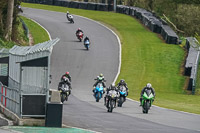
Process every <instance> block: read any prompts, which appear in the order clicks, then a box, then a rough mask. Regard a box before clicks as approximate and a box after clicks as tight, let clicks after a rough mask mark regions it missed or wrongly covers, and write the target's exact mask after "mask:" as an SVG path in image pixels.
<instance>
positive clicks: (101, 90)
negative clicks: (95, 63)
mask: <svg viewBox="0 0 200 133" xmlns="http://www.w3.org/2000/svg"><path fill="white" fill-rule="evenodd" d="M103 93H104V88H103V85H102V83H98V84H97V86H96V88H95V89H94V97H95V99H96V102H99V100H100V99H101V98H102V97H103Z"/></svg>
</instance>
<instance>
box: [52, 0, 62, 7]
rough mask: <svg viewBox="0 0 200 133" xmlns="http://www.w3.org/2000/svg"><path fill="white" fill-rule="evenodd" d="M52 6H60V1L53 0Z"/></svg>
mask: <svg viewBox="0 0 200 133" xmlns="http://www.w3.org/2000/svg"><path fill="white" fill-rule="evenodd" d="M54 5H55V6H62V0H55V1H54Z"/></svg>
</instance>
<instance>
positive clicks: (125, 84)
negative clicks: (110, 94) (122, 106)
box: [116, 79, 128, 96]
mask: <svg viewBox="0 0 200 133" xmlns="http://www.w3.org/2000/svg"><path fill="white" fill-rule="evenodd" d="M122 85H123V86H124V87H125V88H126V92H127V96H128V87H127V83H126V82H125V80H124V79H121V80H120V82H119V83H118V84H117V87H116V88H117V90H118V91H120V90H119V89H120V86H122Z"/></svg>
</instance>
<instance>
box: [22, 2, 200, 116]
mask: <svg viewBox="0 0 200 133" xmlns="http://www.w3.org/2000/svg"><path fill="white" fill-rule="evenodd" d="M22 6H24V7H31V8H40V9H45V10H53V11H58V12H66V11H67V10H68V11H69V12H70V13H72V14H76V15H81V16H85V17H88V18H91V19H93V20H96V21H99V22H102V23H105V24H106V25H109V27H112V29H114V30H115V31H116V32H117V33H118V34H119V36H120V39H121V43H122V67H121V73H120V75H119V78H118V80H117V81H119V80H120V79H122V78H123V79H125V80H126V81H127V83H128V87H129V89H130V92H129V98H131V99H134V100H139V96H140V91H141V89H142V88H143V87H144V86H145V85H146V84H147V83H148V82H150V83H151V84H152V85H153V87H154V88H155V90H156V100H155V103H154V104H155V105H158V106H161V107H166V108H171V109H176V110H181V111H187V112H192V113H197V114H200V103H199V102H197V101H200V96H197V95H194V96H193V95H187V94H186V92H185V91H184V89H183V88H184V84H185V81H186V77H184V76H182V74H181V64H182V63H183V61H184V55H185V53H184V50H183V49H182V48H181V47H180V46H177V45H170V44H165V43H163V41H162V40H161V39H159V37H158V35H157V34H155V33H152V32H150V31H149V30H148V29H146V28H145V27H144V26H143V25H141V24H140V23H139V22H138V20H136V19H134V18H132V17H131V16H127V15H124V14H118V13H113V12H101V11H90V10H81V9H72V8H66V7H58V6H48V5H39V4H28V3H23V4H22Z"/></svg>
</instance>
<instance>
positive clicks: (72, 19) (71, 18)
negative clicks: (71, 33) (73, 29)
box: [66, 14, 74, 23]
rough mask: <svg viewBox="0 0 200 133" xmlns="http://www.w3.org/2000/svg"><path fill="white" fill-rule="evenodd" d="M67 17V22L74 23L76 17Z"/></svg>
mask: <svg viewBox="0 0 200 133" xmlns="http://www.w3.org/2000/svg"><path fill="white" fill-rule="evenodd" d="M66 16H67V20H68V21H69V22H70V23H74V17H73V16H72V15H71V14H68V15H66Z"/></svg>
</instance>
